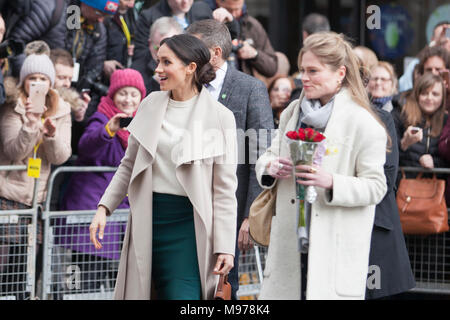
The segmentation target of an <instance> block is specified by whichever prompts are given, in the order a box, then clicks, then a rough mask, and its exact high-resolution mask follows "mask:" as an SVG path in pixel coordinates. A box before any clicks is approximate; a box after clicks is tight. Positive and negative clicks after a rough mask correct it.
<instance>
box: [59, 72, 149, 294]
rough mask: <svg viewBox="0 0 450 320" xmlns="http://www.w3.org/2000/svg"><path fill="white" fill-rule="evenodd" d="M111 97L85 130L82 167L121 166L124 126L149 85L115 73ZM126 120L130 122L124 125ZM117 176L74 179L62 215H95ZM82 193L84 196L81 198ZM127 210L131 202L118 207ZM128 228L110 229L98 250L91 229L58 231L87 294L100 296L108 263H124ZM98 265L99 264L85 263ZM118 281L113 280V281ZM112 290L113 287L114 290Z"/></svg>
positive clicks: (82, 174) (93, 174)
mask: <svg viewBox="0 0 450 320" xmlns="http://www.w3.org/2000/svg"><path fill="white" fill-rule="evenodd" d="M110 79H111V85H110V87H109V91H108V95H107V96H105V97H102V99H101V102H100V104H99V106H98V110H97V112H95V113H94V114H93V115H92V116H91V117H90V118H89V120H88V124H87V127H86V130H85V131H84V133H83V135H82V136H81V139H80V142H79V144H78V159H77V161H76V165H78V166H112V167H117V166H119V164H120V161H121V160H122V158H123V156H124V155H125V151H126V149H127V146H128V136H129V132H128V131H127V130H126V128H125V127H126V126H128V124H127V123H126V122H129V121H130V120H131V119H132V118H133V117H134V115H135V114H136V110H137V108H138V106H139V104H140V103H141V101H142V99H143V98H144V97H145V93H146V92H145V85H144V80H143V79H142V76H141V74H140V73H139V72H138V71H136V70H132V69H123V70H116V71H114V73H113V74H112V75H111V78H110ZM123 120H126V121H125V123H124V121H123ZM113 175H114V173H111V172H77V173H74V174H73V175H72V176H71V178H70V180H69V184H68V187H67V191H66V193H65V195H64V197H63V201H62V210H94V209H96V208H97V203H98V202H99V201H100V198H101V196H102V195H103V193H104V192H105V189H106V187H107V186H108V184H109V182H110V181H111V179H112V177H113ZM80 190H83V192H80ZM118 207H119V208H129V203H128V198H125V199H124V200H123V201H122V202H121V203H120V204H119V206H118ZM124 229H125V224H121V223H115V224H114V225H111V226H107V227H106V236H105V241H106V242H108V243H110V245H105V246H104V247H103V248H102V249H101V250H98V251H97V250H95V248H94V247H93V246H92V244H91V243H90V240H89V226H88V225H86V226H85V227H81V228H77V230H76V231H75V230H72V229H71V228H70V227H69V226H68V227H63V228H61V229H60V230H59V236H58V239H59V244H61V245H64V246H65V247H66V248H69V249H72V250H74V251H75V252H76V253H75V254H73V256H72V260H73V261H72V262H73V263H74V264H76V265H79V266H80V268H81V269H82V271H83V272H82V273H81V274H82V277H87V278H85V279H84V278H83V279H82V281H81V283H82V285H83V286H84V287H83V288H82V289H84V290H97V289H99V288H100V286H101V284H102V283H103V282H104V281H105V278H106V277H107V276H108V274H107V270H108V269H107V267H106V264H105V262H107V261H108V260H110V259H116V260H118V259H119V257H120V241H121V232H122V231H124ZM85 261H91V262H92V261H95V262H96V263H83V262H85ZM115 276H116V275H112V276H109V277H108V278H109V279H115ZM111 285H113V284H111Z"/></svg>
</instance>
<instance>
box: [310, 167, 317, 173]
mask: <svg viewBox="0 0 450 320" xmlns="http://www.w3.org/2000/svg"><path fill="white" fill-rule="evenodd" d="M308 171H309V172H310V173H316V172H317V169H316V168H314V167H310V168H309V170H308Z"/></svg>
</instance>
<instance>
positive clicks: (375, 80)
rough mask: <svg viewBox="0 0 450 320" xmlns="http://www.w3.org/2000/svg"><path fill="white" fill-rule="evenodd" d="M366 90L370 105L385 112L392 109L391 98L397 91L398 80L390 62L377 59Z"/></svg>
mask: <svg viewBox="0 0 450 320" xmlns="http://www.w3.org/2000/svg"><path fill="white" fill-rule="evenodd" d="M367 90H368V91H369V96H370V102H371V103H372V105H374V106H375V107H377V108H379V109H383V110H385V111H387V112H391V111H392V109H394V105H393V104H392V98H393V97H394V95H395V94H397V92H398V80H397V75H396V73H395V70H394V67H393V66H392V64H390V63H389V62H386V61H379V62H378V63H377V64H376V65H375V66H374V67H372V69H371V70H370V78H369V84H368V86H367Z"/></svg>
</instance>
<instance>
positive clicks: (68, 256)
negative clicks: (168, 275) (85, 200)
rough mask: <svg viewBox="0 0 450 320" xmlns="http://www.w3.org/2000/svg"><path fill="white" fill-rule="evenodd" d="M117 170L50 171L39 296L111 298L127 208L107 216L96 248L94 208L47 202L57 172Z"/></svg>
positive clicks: (78, 169)
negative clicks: (55, 206) (54, 205)
mask: <svg viewBox="0 0 450 320" xmlns="http://www.w3.org/2000/svg"><path fill="white" fill-rule="evenodd" d="M116 170H117V168H116V167H59V168H57V169H56V170H54V171H53V172H52V174H51V176H50V178H49V181H48V193H47V199H46V202H45V208H44V211H43V215H42V216H43V220H44V235H45V237H44V248H43V249H44V256H43V279H42V286H43V293H42V299H44V300H107V299H111V298H112V296H113V292H114V286H115V282H116V276H117V271H118V267H119V258H120V252H121V249H122V241H123V237H124V235H125V227H126V222H127V220H128V214H129V209H118V210H116V211H114V213H113V214H112V215H111V216H110V217H107V223H106V228H107V229H105V238H104V241H101V243H102V245H103V248H102V249H101V250H96V249H95V248H94V245H93V244H92V243H91V242H90V239H89V225H90V223H91V221H92V218H93V217H94V215H95V211H96V210H76V211H53V210H51V206H50V204H51V199H52V193H53V190H54V184H55V179H56V177H57V176H58V175H59V174H61V173H69V172H71V173H73V172H114V171H116ZM58 191H59V190H57V192H58ZM77 192H83V190H77ZM108 239H109V240H108Z"/></svg>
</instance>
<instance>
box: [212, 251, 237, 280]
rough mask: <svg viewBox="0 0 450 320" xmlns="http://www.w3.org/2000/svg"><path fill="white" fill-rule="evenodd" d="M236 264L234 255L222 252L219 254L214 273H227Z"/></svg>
mask: <svg viewBox="0 0 450 320" xmlns="http://www.w3.org/2000/svg"><path fill="white" fill-rule="evenodd" d="M233 266H234V257H233V255H231V254H225V253H221V254H219V255H218V256H217V262H216V265H215V267H214V270H213V273H214V274H223V275H227V274H228V273H229V272H230V270H231V269H233Z"/></svg>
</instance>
